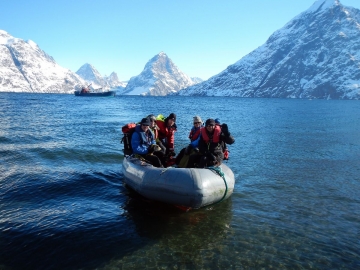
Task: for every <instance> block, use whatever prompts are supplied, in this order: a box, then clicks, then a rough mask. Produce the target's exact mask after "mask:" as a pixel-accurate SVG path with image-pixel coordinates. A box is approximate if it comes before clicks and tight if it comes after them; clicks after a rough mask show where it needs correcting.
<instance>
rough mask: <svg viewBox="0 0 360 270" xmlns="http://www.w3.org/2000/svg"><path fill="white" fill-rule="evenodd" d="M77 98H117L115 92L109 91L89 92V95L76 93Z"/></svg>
mask: <svg viewBox="0 0 360 270" xmlns="http://www.w3.org/2000/svg"><path fill="white" fill-rule="evenodd" d="M74 93H75V96H79V97H111V96H113V97H114V96H115V91H107V92H98V93H95V92H90V93H89V92H88V93H82V92H81V91H75V92H74Z"/></svg>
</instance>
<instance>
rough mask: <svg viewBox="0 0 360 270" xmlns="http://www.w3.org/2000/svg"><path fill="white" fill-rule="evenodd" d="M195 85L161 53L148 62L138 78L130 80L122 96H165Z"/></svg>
mask: <svg viewBox="0 0 360 270" xmlns="http://www.w3.org/2000/svg"><path fill="white" fill-rule="evenodd" d="M193 84H194V82H193V81H192V80H191V79H190V78H189V77H188V76H187V75H186V74H184V73H183V72H181V71H180V70H179V69H178V68H177V66H175V65H174V63H173V62H172V61H171V59H170V58H169V57H168V56H167V55H166V54H165V53H164V52H161V53H159V54H157V55H155V56H154V57H153V58H152V59H150V60H149V61H148V62H147V64H146V65H145V68H144V70H143V71H142V72H141V73H140V74H139V75H138V76H135V77H132V78H131V79H130V81H129V82H128V84H127V86H126V88H125V89H124V91H123V92H121V94H125V95H149V96H165V95H167V94H169V93H174V92H177V91H179V90H180V89H183V88H185V87H188V86H190V85H193Z"/></svg>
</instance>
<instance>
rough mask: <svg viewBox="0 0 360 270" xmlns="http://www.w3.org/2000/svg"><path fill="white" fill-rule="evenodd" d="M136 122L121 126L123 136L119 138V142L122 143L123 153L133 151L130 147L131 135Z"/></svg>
mask: <svg viewBox="0 0 360 270" xmlns="http://www.w3.org/2000/svg"><path fill="white" fill-rule="evenodd" d="M135 127H136V124H135V123H129V124H126V125H124V126H122V128H121V131H122V133H123V135H124V136H123V137H122V139H121V143H123V144H124V149H123V150H124V155H125V156H129V155H131V154H132V153H133V151H132V147H131V137H132V135H133V133H134V131H135Z"/></svg>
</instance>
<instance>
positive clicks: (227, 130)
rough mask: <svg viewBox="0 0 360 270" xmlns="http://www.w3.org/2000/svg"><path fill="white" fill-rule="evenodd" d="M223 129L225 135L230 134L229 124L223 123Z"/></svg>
mask: <svg viewBox="0 0 360 270" xmlns="http://www.w3.org/2000/svg"><path fill="white" fill-rule="evenodd" d="M221 131H222V133H224V135H225V136H230V132H229V128H228V125H227V124H225V123H224V124H222V125H221Z"/></svg>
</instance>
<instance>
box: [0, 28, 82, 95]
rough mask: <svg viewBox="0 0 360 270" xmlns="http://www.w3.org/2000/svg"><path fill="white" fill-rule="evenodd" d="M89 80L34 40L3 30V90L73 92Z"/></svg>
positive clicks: (0, 83) (0, 37)
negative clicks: (59, 61)
mask: <svg viewBox="0 0 360 270" xmlns="http://www.w3.org/2000/svg"><path fill="white" fill-rule="evenodd" d="M79 84H85V82H84V81H83V80H82V79H81V78H80V77H79V76H78V75H76V74H75V73H74V72H72V71H70V70H69V69H65V68H63V67H61V66H59V65H58V64H57V63H56V62H55V60H54V59H53V58H52V57H51V56H49V55H47V54H46V53H45V52H44V51H42V50H41V49H40V48H39V46H38V45H37V44H36V43H35V42H33V41H31V40H28V41H24V40H22V39H19V38H15V37H13V36H11V35H9V34H8V33H7V32H5V31H3V30H0V92H34V93H35V92H37V93H73V91H74V87H75V85H79Z"/></svg>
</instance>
